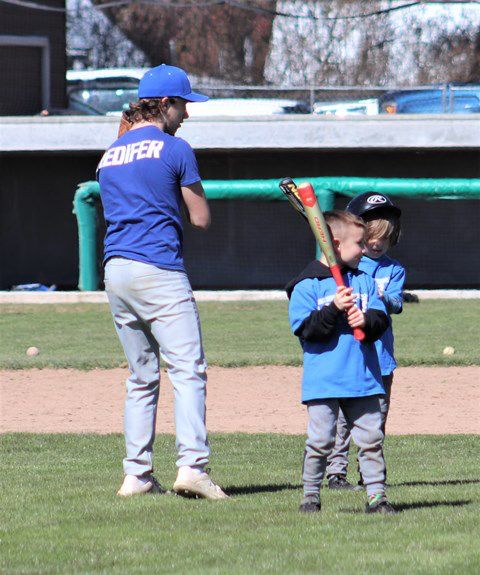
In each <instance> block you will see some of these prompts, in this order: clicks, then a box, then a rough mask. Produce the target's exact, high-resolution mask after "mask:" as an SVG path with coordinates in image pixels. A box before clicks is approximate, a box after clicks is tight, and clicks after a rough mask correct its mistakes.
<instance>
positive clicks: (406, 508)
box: [393, 499, 472, 511]
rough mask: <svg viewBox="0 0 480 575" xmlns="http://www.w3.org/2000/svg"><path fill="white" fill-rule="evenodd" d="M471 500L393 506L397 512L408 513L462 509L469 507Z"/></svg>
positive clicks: (418, 502) (420, 502)
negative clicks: (451, 508)
mask: <svg viewBox="0 0 480 575" xmlns="http://www.w3.org/2000/svg"><path fill="white" fill-rule="evenodd" d="M471 503H472V500H471V499H461V500H459V501H417V502H415V503H399V504H398V505H395V503H394V504H393V505H394V507H395V509H397V510H398V511H409V510H411V509H430V508H432V507H463V506H464V505H470V504H471Z"/></svg>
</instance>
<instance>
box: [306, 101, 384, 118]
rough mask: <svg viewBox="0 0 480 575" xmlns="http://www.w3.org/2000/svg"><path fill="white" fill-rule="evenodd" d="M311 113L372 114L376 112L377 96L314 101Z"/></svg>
mask: <svg viewBox="0 0 480 575" xmlns="http://www.w3.org/2000/svg"><path fill="white" fill-rule="evenodd" d="M313 113H314V114H318V115H322V116H339V117H342V116H374V115H376V114H378V100H377V98H368V99H366V100H355V101H348V102H315V104H314V105H313Z"/></svg>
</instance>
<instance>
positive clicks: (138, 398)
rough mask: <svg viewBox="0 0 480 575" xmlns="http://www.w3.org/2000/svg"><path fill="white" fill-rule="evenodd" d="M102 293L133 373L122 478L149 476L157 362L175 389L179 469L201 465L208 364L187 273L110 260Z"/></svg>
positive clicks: (204, 446) (205, 448) (205, 456)
mask: <svg viewBox="0 0 480 575" xmlns="http://www.w3.org/2000/svg"><path fill="white" fill-rule="evenodd" d="M105 289H106V292H107V295H108V300H109V303H110V309H111V311H112V315H113V320H114V323H115V328H116V330H117V334H118V337H119V339H120V342H121V344H122V346H123V349H124V352H125V356H126V358H127V361H128V366H129V369H130V374H131V375H130V377H129V378H128V379H127V381H126V388H127V395H126V399H125V421H124V426H125V443H126V451H127V456H126V458H125V459H124V461H123V468H124V472H125V474H128V475H137V476H142V475H147V474H149V473H151V472H152V471H153V462H152V454H153V443H154V440H155V422H156V414H157V403H158V395H159V387H160V357H161V358H162V359H163V360H164V361H165V364H166V366H167V371H168V375H169V378H170V381H171V382H172V384H173V387H174V397H175V429H176V447H177V452H178V459H177V465H178V466H183V465H188V466H198V467H203V466H205V465H206V464H207V463H208V458H209V455H210V449H209V446H208V440H207V430H206V425H205V399H206V382H207V376H206V368H207V364H206V361H205V356H204V353H203V348H202V336H201V329H200V320H199V317H198V311H197V306H196V303H195V299H194V297H193V293H192V289H191V287H190V283H189V281H188V278H187V276H186V274H185V273H184V272H178V271H170V270H165V269H159V268H157V267H155V266H152V265H149V264H145V263H142V262H137V261H133V260H128V259H123V258H112V259H110V260H109V261H108V262H107V264H106V267H105Z"/></svg>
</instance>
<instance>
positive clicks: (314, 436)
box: [303, 395, 386, 497]
mask: <svg viewBox="0 0 480 575" xmlns="http://www.w3.org/2000/svg"><path fill="white" fill-rule="evenodd" d="M380 397H381V396H378V395H372V396H369V397H353V398H342V399H317V400H314V401H310V402H308V403H307V409H308V429H307V441H306V446H305V453H304V459H303V491H304V496H305V497H318V495H319V493H320V485H321V483H322V480H323V477H324V475H325V469H326V467H327V457H328V456H329V454H330V452H331V451H332V449H333V446H334V444H335V437H336V434H337V420H338V416H339V412H340V409H341V410H342V411H343V413H344V415H345V417H346V419H347V422H348V425H349V428H350V429H351V433H352V436H353V439H354V441H355V443H356V444H357V445H358V447H359V449H358V460H359V464H360V470H361V473H362V477H363V480H364V483H365V486H366V490H367V495H368V496H370V495H374V494H376V493H384V492H385V474H386V470H385V460H384V458H383V450H382V444H383V437H384V436H383V431H382V415H381V412H380Z"/></svg>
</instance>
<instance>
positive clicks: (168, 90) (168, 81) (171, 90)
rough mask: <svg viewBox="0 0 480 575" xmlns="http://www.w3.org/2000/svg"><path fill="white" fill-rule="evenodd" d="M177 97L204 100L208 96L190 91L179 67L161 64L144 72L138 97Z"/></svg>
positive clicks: (187, 80)
mask: <svg viewBox="0 0 480 575" xmlns="http://www.w3.org/2000/svg"><path fill="white" fill-rule="evenodd" d="M164 96H168V97H175V96H176V97H179V98H183V99H184V100H187V101H188V102H206V101H207V100H208V96H204V95H203V94H197V93H196V92H192V87H191V85H190V80H189V79H188V76H187V74H186V73H185V72H184V70H182V69H181V68H177V67H176V66H168V65H167V64H161V65H160V66H157V67H156V68H152V69H151V70H149V71H148V72H146V73H145V75H144V76H143V78H142V79H141V80H140V84H139V85H138V97H139V98H163V97H164Z"/></svg>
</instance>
